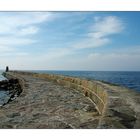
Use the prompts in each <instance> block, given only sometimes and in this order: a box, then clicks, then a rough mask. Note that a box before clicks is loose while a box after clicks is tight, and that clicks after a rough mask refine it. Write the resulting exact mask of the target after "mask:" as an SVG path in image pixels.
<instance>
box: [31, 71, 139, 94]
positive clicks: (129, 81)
mask: <svg viewBox="0 0 140 140" xmlns="http://www.w3.org/2000/svg"><path fill="white" fill-rule="evenodd" d="M33 72H37V73H50V74H61V75H65V76H74V77H78V78H86V79H89V80H100V81H104V82H107V83H111V84H116V85H120V86H124V87H127V88H130V89H132V90H135V91H137V92H139V93H140V71H48V70H41V71H33Z"/></svg>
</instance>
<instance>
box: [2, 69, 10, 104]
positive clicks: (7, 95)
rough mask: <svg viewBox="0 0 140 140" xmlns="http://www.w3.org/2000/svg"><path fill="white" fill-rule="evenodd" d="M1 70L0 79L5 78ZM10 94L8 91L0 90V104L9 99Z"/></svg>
mask: <svg viewBox="0 0 140 140" xmlns="http://www.w3.org/2000/svg"><path fill="white" fill-rule="evenodd" d="M2 72H3V71H0V81H2V80H6V78H5V77H4V76H3V75H2ZM9 98H10V96H9V94H8V91H5V90H0V106H2V105H3V104H4V103H6V102H7V101H8V100H9Z"/></svg>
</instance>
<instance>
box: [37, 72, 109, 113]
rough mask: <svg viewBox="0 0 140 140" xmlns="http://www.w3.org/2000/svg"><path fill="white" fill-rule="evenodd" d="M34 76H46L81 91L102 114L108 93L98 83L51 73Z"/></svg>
mask: <svg viewBox="0 0 140 140" xmlns="http://www.w3.org/2000/svg"><path fill="white" fill-rule="evenodd" d="M34 76H36V77H40V78H46V79H49V80H52V81H54V82H57V83H58V84H60V85H64V86H67V87H70V88H74V89H76V90H79V91H81V93H83V94H84V95H85V96H86V97H88V98H89V99H90V100H91V101H92V102H93V103H94V104H95V106H96V109H97V110H98V112H99V114H102V113H103V112H104V108H105V106H106V103H107V99H108V94H107V91H106V90H105V88H104V87H103V86H102V85H100V84H99V83H97V82H94V81H88V80H85V79H80V78H74V77H68V76H61V75H53V74H34Z"/></svg>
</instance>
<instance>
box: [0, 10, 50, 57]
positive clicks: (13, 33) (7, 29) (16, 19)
mask: <svg viewBox="0 0 140 140" xmlns="http://www.w3.org/2000/svg"><path fill="white" fill-rule="evenodd" d="M52 17H53V16H52V14H51V13H50V12H0V53H2V52H3V53H6V52H7V53H6V54H8V53H9V52H10V51H11V52H12V53H13V55H14V54H15V55H16V54H20V53H22V52H20V53H19V52H17V47H22V46H25V45H30V44H33V43H36V42H37V40H36V39H34V36H33V35H36V34H37V33H38V32H39V30H40V24H41V23H43V22H48V21H50V20H52ZM23 53H25V52H23Z"/></svg>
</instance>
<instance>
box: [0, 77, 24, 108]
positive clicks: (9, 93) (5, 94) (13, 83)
mask: <svg viewBox="0 0 140 140" xmlns="http://www.w3.org/2000/svg"><path fill="white" fill-rule="evenodd" d="M0 92H1V93H0V94H1V96H0V106H4V105H6V104H7V103H9V102H10V101H12V100H14V99H15V98H16V97H18V96H19V95H20V93H21V92H22V89H21V86H20V84H19V82H18V79H9V80H3V81H0Z"/></svg>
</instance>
